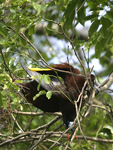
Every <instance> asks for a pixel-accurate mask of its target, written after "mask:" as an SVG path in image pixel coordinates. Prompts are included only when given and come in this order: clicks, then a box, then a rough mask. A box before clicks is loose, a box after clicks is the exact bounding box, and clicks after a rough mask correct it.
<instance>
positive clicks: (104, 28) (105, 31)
mask: <svg viewBox="0 0 113 150" xmlns="http://www.w3.org/2000/svg"><path fill="white" fill-rule="evenodd" d="M101 22H102V31H103V35H104V37H105V38H107V36H108V34H109V32H108V28H109V27H110V26H111V25H112V23H111V21H110V20H109V19H107V18H104V17H102V18H101Z"/></svg>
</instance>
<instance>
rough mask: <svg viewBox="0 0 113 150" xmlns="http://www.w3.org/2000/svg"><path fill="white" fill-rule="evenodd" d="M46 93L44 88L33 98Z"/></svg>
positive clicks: (34, 98)
mask: <svg viewBox="0 0 113 150" xmlns="http://www.w3.org/2000/svg"><path fill="white" fill-rule="evenodd" d="M44 94H46V91H45V90H42V91H40V92H39V93H38V94H36V95H35V96H34V97H33V100H36V98H37V97H39V96H41V95H44Z"/></svg>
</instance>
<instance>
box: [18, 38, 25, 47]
mask: <svg viewBox="0 0 113 150" xmlns="http://www.w3.org/2000/svg"><path fill="white" fill-rule="evenodd" d="M19 40H20V43H21V44H22V45H23V46H25V45H26V41H25V40H24V39H23V38H22V37H20V36H19Z"/></svg>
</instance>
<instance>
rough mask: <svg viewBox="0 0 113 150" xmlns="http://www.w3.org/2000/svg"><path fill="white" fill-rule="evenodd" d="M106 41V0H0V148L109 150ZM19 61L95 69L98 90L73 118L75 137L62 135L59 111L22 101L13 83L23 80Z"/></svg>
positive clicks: (109, 32) (112, 56)
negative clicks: (41, 108)
mask: <svg viewBox="0 0 113 150" xmlns="http://www.w3.org/2000/svg"><path fill="white" fill-rule="evenodd" d="M112 45H113V2H112V0H103V1H102V0H71V1H70V0H54V1H51V0H16V1H15V0H1V1H0V132H1V133H0V147H1V150H2V149H4V147H5V149H8V150H9V149H11V150H13V149H29V150H31V149H40V150H41V149H42V150H46V149H54V150H57V149H59V150H60V149H74V150H78V149H87V150H90V149H91V150H92V149H95V150H96V149H98V150H106V149H108V150H111V149H112V147H113V145H112V143H113V109H112V108H113V88H112V86H111V84H112V83H113V46H112ZM94 60H97V61H98V63H95V61H94ZM21 62H23V63H24V64H25V65H26V66H28V67H40V66H41V67H49V66H50V65H51V64H53V63H54V64H55V63H61V62H68V63H70V64H71V65H72V66H73V67H76V68H78V69H79V70H81V72H82V73H83V74H85V73H86V74H90V73H91V72H92V73H93V74H95V76H96V83H95V84H96V87H98V89H99V90H100V91H101V92H100V93H99V94H98V95H97V96H94V97H93V98H92V97H90V98H91V99H92V100H91V103H90V106H89V105H88V103H87V104H86V106H84V107H83V109H82V110H81V113H80V114H79V116H78V118H77V120H76V123H75V129H76V130H75V132H76V134H77V137H78V141H77V139H74V138H73V136H72V138H71V140H70V141H68V139H67V137H66V134H65V133H66V132H65V129H64V127H63V124H62V119H61V116H62V115H61V113H59V112H58V113H45V112H42V111H41V110H39V109H37V108H35V107H34V106H32V105H30V104H29V103H27V102H26V101H25V98H24V96H23V95H22V93H21V91H20V88H19V86H18V85H19V84H20V83H23V82H24V81H26V80H28V78H27V74H26V73H25V71H24V70H23V69H22V67H21V64H20V63H21ZM93 62H94V64H93ZM99 65H101V69H100V67H99ZM106 78H107V79H106ZM105 79H106V80H105ZM45 80H46V81H45V82H47V79H45ZM48 94H50V95H47V96H48V97H50V96H51V92H50V93H48ZM91 96H92V95H91ZM87 112H88V113H87ZM70 134H71V132H70Z"/></svg>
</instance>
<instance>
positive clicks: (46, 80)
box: [42, 74, 50, 84]
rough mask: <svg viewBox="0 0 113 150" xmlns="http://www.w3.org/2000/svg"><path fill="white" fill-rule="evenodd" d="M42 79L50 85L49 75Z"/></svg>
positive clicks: (44, 75)
mask: <svg viewBox="0 0 113 150" xmlns="http://www.w3.org/2000/svg"><path fill="white" fill-rule="evenodd" d="M42 79H43V80H44V82H45V83H46V84H50V77H49V75H48V74H47V75H46V74H43V76H42Z"/></svg>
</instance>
